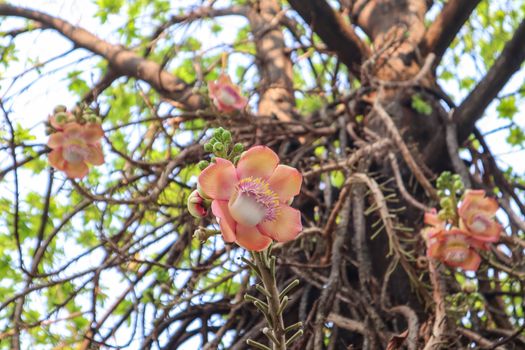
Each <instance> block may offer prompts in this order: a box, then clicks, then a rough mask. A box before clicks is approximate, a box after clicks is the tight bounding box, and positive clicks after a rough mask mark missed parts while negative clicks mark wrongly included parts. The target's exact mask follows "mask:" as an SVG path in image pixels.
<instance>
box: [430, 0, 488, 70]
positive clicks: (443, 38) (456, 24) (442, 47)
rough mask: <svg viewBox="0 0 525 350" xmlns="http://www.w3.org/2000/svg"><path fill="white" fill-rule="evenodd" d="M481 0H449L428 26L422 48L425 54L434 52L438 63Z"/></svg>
mask: <svg viewBox="0 0 525 350" xmlns="http://www.w3.org/2000/svg"><path fill="white" fill-rule="evenodd" d="M480 1H481V0H449V1H448V2H447V3H446V4H445V6H443V9H442V10H441V13H440V14H439V15H438V16H437V17H436V19H435V20H434V22H432V24H431V25H430V27H428V29H427V31H426V33H425V37H424V38H423V40H422V42H421V44H420V49H421V51H422V53H423V54H424V55H427V54H428V53H430V52H433V53H434V54H435V55H436V57H437V59H436V62H435V63H434V64H435V65H437V64H438V63H439V61H441V57H442V56H443V54H444V53H445V51H446V50H447V49H448V47H449V46H450V44H451V43H452V40H454V38H455V37H456V34H457V33H458V32H459V30H460V29H461V27H462V26H463V24H464V23H465V22H466V21H467V19H468V18H469V17H470V14H471V13H472V11H474V9H475V8H476V6H477V5H478V4H479V3H480Z"/></svg>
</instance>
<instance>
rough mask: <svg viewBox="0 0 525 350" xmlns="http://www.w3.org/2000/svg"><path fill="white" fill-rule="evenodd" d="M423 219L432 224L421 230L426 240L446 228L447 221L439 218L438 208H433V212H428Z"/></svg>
mask: <svg viewBox="0 0 525 350" xmlns="http://www.w3.org/2000/svg"><path fill="white" fill-rule="evenodd" d="M423 221H424V222H425V224H427V225H430V227H425V228H424V229H423V231H422V232H421V233H422V235H423V237H424V238H425V239H426V240H428V239H432V237H434V236H436V235H438V234H439V233H440V232H441V231H444V230H445V224H446V222H445V221H443V220H441V219H439V217H438V215H437V212H436V209H432V211H431V212H426V213H425V217H424V220H423Z"/></svg>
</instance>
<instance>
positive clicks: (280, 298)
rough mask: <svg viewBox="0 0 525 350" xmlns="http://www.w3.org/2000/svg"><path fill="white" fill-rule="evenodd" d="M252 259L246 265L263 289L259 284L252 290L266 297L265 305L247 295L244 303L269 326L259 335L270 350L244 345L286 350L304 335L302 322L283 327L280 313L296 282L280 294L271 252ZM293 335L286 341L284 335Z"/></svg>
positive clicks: (251, 342)
mask: <svg viewBox="0 0 525 350" xmlns="http://www.w3.org/2000/svg"><path fill="white" fill-rule="evenodd" d="M252 257H253V260H252V261H249V260H247V259H246V261H249V263H248V266H250V267H251V268H252V269H253V270H254V271H255V273H256V274H257V276H258V277H259V278H260V279H261V281H262V285H260V284H258V285H256V286H255V288H256V289H257V290H258V291H259V292H260V293H261V294H262V295H264V296H265V298H266V302H263V301H262V300H260V299H258V298H256V297H254V296H252V295H248V294H246V295H245V297H244V299H245V300H246V301H250V302H252V303H253V304H254V305H255V307H256V308H257V309H258V310H259V311H261V313H262V314H263V315H264V317H265V318H266V321H267V324H268V326H267V327H264V328H263V330H262V332H263V334H264V335H265V336H266V337H267V338H268V340H269V341H270V343H271V346H272V347H271V348H270V347H268V346H266V345H263V344H260V343H258V342H255V341H253V340H251V339H250V340H248V341H247V344H248V345H251V346H253V347H256V348H258V349H271V350H286V349H287V347H288V346H289V345H290V344H291V343H292V342H293V341H295V340H296V339H297V338H299V337H300V336H301V335H302V334H303V331H302V329H300V328H301V327H302V325H303V324H302V322H298V323H295V324H293V325H291V326H288V327H285V325H284V320H283V312H284V310H285V308H286V306H287V305H288V301H289V297H288V295H287V294H288V292H290V291H291V290H292V289H293V288H295V287H296V286H297V285H299V280H294V281H292V282H291V283H290V284H289V285H288V286H286V287H285V288H284V289H283V290H282V291H281V292H279V289H278V287H277V282H276V279H275V261H276V259H275V256H272V255H271V254H270V248H269V249H267V250H264V251H261V252H252ZM293 331H295V333H294V334H293V335H292V336H291V337H289V338H288V339H287V338H286V335H287V334H288V333H291V332H293Z"/></svg>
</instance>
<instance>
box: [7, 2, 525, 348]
mask: <svg viewBox="0 0 525 350" xmlns="http://www.w3.org/2000/svg"><path fill="white" fill-rule="evenodd" d="M183 2H186V3H194V1H191V0H187V1H186V0H185V1H183ZM183 2H182V1H178V2H177V4H182V3H183ZM11 3H12V4H16V5H21V6H28V7H32V8H35V9H39V10H42V11H45V12H48V13H49V14H52V15H56V16H58V17H61V18H64V19H67V20H68V21H70V22H72V23H73V24H77V25H80V26H82V27H85V28H88V29H89V30H91V31H93V32H94V33H95V34H96V35H98V36H100V37H103V38H105V39H106V40H109V41H110V42H113V43H118V36H117V35H116V34H115V32H116V29H117V28H118V27H119V26H121V25H122V23H123V19H121V18H120V17H119V16H112V17H111V20H110V21H108V24H105V25H100V23H99V20H98V19H97V18H94V16H93V14H94V12H95V11H96V9H97V7H96V6H95V5H94V4H93V2H92V1H90V0H68V1H66V0H49V1H48V0H17V1H11ZM227 21H228V22H227V23H228V24H229V25H227V26H224V27H225V30H224V32H223V33H222V35H221V37H222V38H224V40H226V41H231V40H233V38H234V37H235V33H236V25H232V23H234V24H235V23H236V24H237V25H240V22H232V20H231V19H228V20H227ZM22 23H23V21H21V20H11V19H10V20H7V21H4V22H3V23H2V24H1V25H0V29H2V30H4V29H5V28H8V27H9V28H12V27H16V26H19V25H21V24H22ZM224 23H226V22H224ZM199 37H211V36H209V35H202V36H199ZM216 40H217V38H214V39H213V41H209V42H205V43H204V44H205V45H204V46H205V47H206V46H208V47H209V46H213V45H216V44H217V42H216ZM17 42H18V45H19V48H20V51H19V54H18V60H19V61H18V63H17V64H14V65H13V66H12V69H10V70H9V71H8V72H2V74H3V75H4V76H7V77H12V76H15V75H18V74H19V73H20V72H23V71H25V70H26V69H28V68H29V67H30V66H32V63H28V62H29V59H30V58H31V59H35V58H36V57H37V56H38V59H39V61H41V62H44V61H46V60H49V59H51V58H53V57H55V56H56V55H58V54H60V53H64V52H67V51H68V50H70V49H71V43H70V42H69V41H67V40H65V39H63V38H61V37H60V35H57V34H56V33H54V32H53V31H49V30H46V31H38V32H35V33H32V34H28V35H23V36H21V37H20V38H18V39H17ZM89 56H90V54H89V53H88V52H86V51H85V50H76V51H75V52H73V53H72V54H70V55H68V56H67V57H65V58H62V59H58V60H56V61H54V62H53V63H51V64H50V65H49V67H55V68H59V67H61V66H63V65H64V64H71V62H73V65H72V66H70V67H68V68H67V69H65V70H58V71H57V72H54V73H52V74H51V75H50V76H49V77H47V78H44V79H41V80H39V81H34V79H35V76H36V72H32V71H30V72H28V73H27V74H25V75H24V76H22V77H21V78H20V79H18V80H17V81H16V83H15V84H13V85H12V86H10V85H8V84H6V80H0V96H1V97H2V98H5V97H9V96H15V95H18V92H19V91H20V90H21V89H26V90H25V91H24V93H23V94H19V95H18V96H16V97H14V98H13V100H12V102H13V103H12V109H13V114H12V116H13V118H14V120H15V122H19V123H21V124H22V125H24V126H30V127H31V128H32V132H33V133H34V134H35V135H36V136H37V139H36V140H35V142H40V143H45V142H46V136H45V134H44V124H43V122H44V121H45V120H47V116H48V114H49V113H50V112H51V111H52V110H53V107H54V106H56V105H57V104H65V105H68V106H73V105H74V104H75V102H76V101H77V100H76V97H75V96H74V95H72V94H71V93H70V92H69V91H68V88H67V84H66V83H65V82H64V79H65V78H66V74H65V73H66V72H67V71H68V70H71V69H75V70H82V71H85V70H87V71H86V72H85V73H84V74H85V75H86V76H87V77H88V80H90V81H92V82H93V83H94V82H96V80H97V77H96V76H90V73H89V68H90V67H92V66H93V62H96V61H97V60H98V59H97V58H91V59H88V60H87V61H82V62H80V63H74V62H77V61H78V60H79V59H81V58H85V57H89ZM445 60H447V58H445ZM445 64H450V63H447V62H446V61H445ZM460 67H461V69H458V71H459V74H465V75H472V74H475V72H474V71H473V69H474V65H473V64H472V62H469V58H468V57H465V58H463V61H462V62H460ZM46 70H48V69H46ZM523 81H524V74H523V73H521V74H518V75H516V76H515V77H514V78H513V79H512V80H511V82H510V83H509V84H508V86H507V87H506V88H505V89H504V91H503V93H505V92H509V91H512V90H514V89H515V88H516V87H517V86H519V85H521V83H522V82H523ZM443 87H444V89H445V91H450V92H451V94H452V95H453V97H454V100H455V101H456V102H460V101H461V100H462V98H463V97H464V96H465V92H462V91H460V90H459V89H458V87H457V86H455V85H454V84H452V83H448V84H445V85H444V86H443ZM516 122H518V123H520V124H521V125H522V126H523V127H525V117H523V114H522V113H521V115H520V116H519V117H518V118H517V119H516ZM502 124H504V123H503V122H502V121H501V120H498V119H497V116H496V113H495V104H492V105H491V106H490V108H489V109H488V111H487V113H486V117H485V118H484V119H483V120H482V121H481V122H480V123H478V126H479V128H480V129H481V130H482V132H487V131H490V130H493V129H495V128H497V127H499V126H501V125H502ZM506 134H507V131H504V130H503V131H501V132H498V133H494V134H492V135H490V136H489V137H488V142H489V144H490V146H491V147H492V151H493V152H494V153H495V154H498V155H500V156H499V161H500V162H504V163H505V164H508V165H512V166H513V167H514V169H515V171H516V172H518V173H521V174H524V173H525V162H524V161H523V159H524V156H525V152H524V151H523V150H521V151H520V150H516V149H513V148H511V147H509V146H508V144H507V143H506V142H504V141H503V140H504V138H505V137H506ZM0 160H5V159H2V157H1V156H0ZM21 176H22V179H21V184H22V186H27V187H25V188H23V190H25V191H30V190H35V189H36V190H39V191H41V192H42V191H43V189H44V188H45V185H43V182H42V181H40V180H37V181H35V179H34V178H31V177H30V176H29V174H22V175H21ZM2 190H6V189H5V188H0V191H2ZM96 261H97V259H94V260H93V262H96ZM195 346H196V345H195V344H194V343H187V344H186V346H185V347H182V348H181V350H186V349H187V350H194V349H195Z"/></svg>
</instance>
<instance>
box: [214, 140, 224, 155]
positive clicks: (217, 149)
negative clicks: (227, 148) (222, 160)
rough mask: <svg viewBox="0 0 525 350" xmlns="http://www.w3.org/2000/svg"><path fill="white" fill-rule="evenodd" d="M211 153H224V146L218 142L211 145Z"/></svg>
mask: <svg viewBox="0 0 525 350" xmlns="http://www.w3.org/2000/svg"><path fill="white" fill-rule="evenodd" d="M213 151H214V152H216V153H220V152H222V151H224V145H223V144H222V143H220V142H217V143H216V144H214V145H213Z"/></svg>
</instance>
